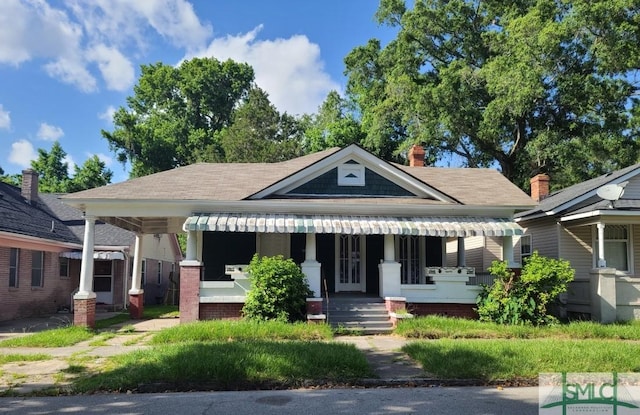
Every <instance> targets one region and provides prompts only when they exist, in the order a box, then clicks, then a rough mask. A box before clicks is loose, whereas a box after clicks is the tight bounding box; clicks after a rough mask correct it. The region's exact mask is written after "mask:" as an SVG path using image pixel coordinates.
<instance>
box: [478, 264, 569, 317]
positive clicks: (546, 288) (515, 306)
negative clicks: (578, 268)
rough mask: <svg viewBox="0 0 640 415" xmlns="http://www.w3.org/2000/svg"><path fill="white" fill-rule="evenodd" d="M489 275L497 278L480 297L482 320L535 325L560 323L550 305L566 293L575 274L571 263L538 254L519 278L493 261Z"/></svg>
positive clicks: (524, 268)
mask: <svg viewBox="0 0 640 415" xmlns="http://www.w3.org/2000/svg"><path fill="white" fill-rule="evenodd" d="M489 272H490V273H491V274H492V275H494V276H495V277H496V279H495V280H494V283H493V285H491V286H484V287H483V291H482V292H481V293H480V295H479V296H478V301H477V304H478V308H477V311H478V315H479V316H480V320H482V321H493V322H496V323H501V324H534V325H542V324H548V323H552V322H555V321H557V320H556V319H555V318H554V317H553V316H551V315H549V313H548V311H547V306H548V305H549V304H550V303H551V302H552V301H555V299H556V298H557V296H558V294H560V293H563V292H564V291H566V289H567V285H568V284H569V282H571V281H573V277H574V274H575V271H574V270H573V269H572V268H571V265H570V264H569V262H568V261H564V260H558V259H549V258H545V257H543V256H540V255H538V252H534V253H533V255H531V256H530V257H529V258H527V259H526V260H525V264H524V267H523V268H522V273H521V275H520V276H519V277H518V276H516V275H515V274H514V273H513V272H512V271H511V270H510V269H509V268H508V266H507V263H506V262H504V261H494V262H493V263H492V264H491V267H489Z"/></svg>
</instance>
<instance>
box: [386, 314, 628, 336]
mask: <svg viewBox="0 0 640 415" xmlns="http://www.w3.org/2000/svg"><path fill="white" fill-rule="evenodd" d="M395 333H396V334H399V335H401V336H404V337H407V338H413V339H445V338H447V339H539V338H556V339H620V340H640V322H631V323H620V324H607V325H603V324H599V323H595V322H588V321H581V322H573V323H570V324H556V325H551V326H546V327H534V326H510V325H502V324H495V323H487V322H481V321H477V320H469V319H461V318H451V317H439V316H427V317H419V318H414V319H409V320H403V321H401V322H400V323H399V324H398V327H397V328H396V330H395Z"/></svg>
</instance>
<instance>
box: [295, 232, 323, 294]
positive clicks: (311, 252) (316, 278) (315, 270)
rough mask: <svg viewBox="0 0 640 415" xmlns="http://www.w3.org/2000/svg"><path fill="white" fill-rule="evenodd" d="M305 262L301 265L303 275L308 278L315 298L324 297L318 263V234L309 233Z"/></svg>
mask: <svg viewBox="0 0 640 415" xmlns="http://www.w3.org/2000/svg"><path fill="white" fill-rule="evenodd" d="M304 252H305V260H304V262H303V263H302V264H300V268H302V273H303V274H304V275H305V277H306V278H307V283H308V284H309V288H311V290H312V291H313V295H314V297H320V296H321V295H322V290H321V283H320V279H321V278H320V263H319V262H318V261H316V234H315V233H308V234H307V235H306V244H305V250H304Z"/></svg>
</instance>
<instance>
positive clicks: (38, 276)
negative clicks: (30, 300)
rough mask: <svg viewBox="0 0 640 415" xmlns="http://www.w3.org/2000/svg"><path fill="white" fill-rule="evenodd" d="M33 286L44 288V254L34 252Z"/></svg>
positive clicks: (32, 254)
mask: <svg viewBox="0 0 640 415" xmlns="http://www.w3.org/2000/svg"><path fill="white" fill-rule="evenodd" d="M31 286H32V287H42V286H44V252H43V251H33V252H32V253H31Z"/></svg>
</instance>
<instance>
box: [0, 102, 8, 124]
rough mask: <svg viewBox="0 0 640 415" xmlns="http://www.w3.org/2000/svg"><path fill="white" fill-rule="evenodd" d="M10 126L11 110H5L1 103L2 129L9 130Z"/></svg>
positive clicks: (0, 122) (0, 119) (0, 120)
mask: <svg viewBox="0 0 640 415" xmlns="http://www.w3.org/2000/svg"><path fill="white" fill-rule="evenodd" d="M10 127H11V117H10V116H9V111H5V110H4V108H3V107H2V104H0V129H2V128H4V129H5V130H8V129H9V128H10Z"/></svg>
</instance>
